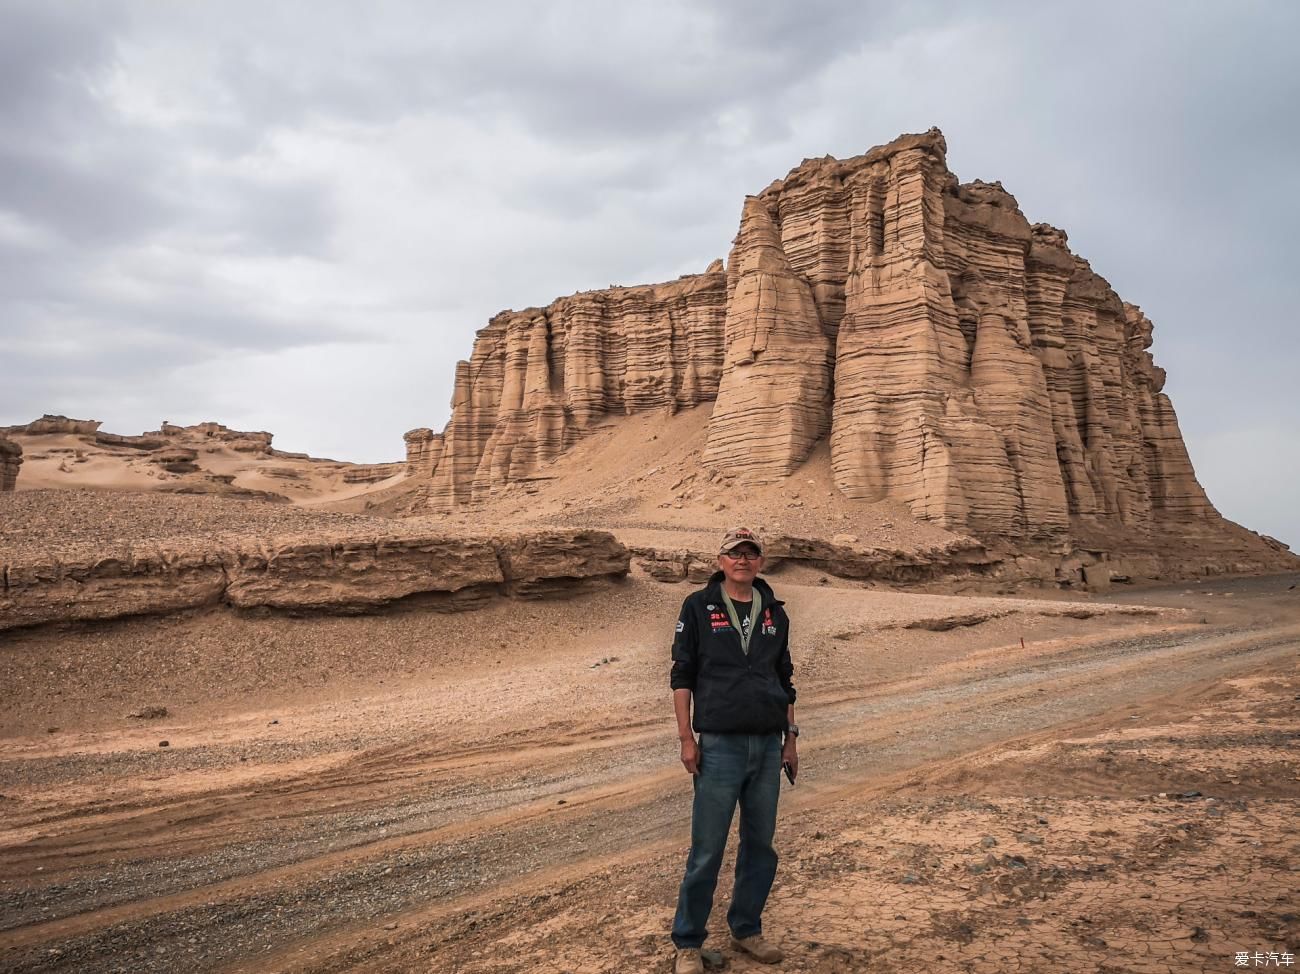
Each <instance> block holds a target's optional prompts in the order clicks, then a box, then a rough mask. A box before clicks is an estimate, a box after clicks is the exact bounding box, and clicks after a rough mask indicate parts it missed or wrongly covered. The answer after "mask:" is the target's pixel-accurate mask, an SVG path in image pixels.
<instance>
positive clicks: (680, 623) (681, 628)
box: [677, 619, 686, 632]
mask: <svg viewBox="0 0 1300 974" xmlns="http://www.w3.org/2000/svg"><path fill="white" fill-rule="evenodd" d="M677 631H678V632H685V631H686V623H684V622H683V621H682V620H681V619H678V620H677Z"/></svg>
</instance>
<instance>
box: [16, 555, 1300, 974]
mask: <svg viewBox="0 0 1300 974" xmlns="http://www.w3.org/2000/svg"><path fill="white" fill-rule="evenodd" d="M1295 582H1296V577H1294V576H1292V577H1288V578H1283V577H1271V578H1258V579H1241V580H1225V581H1219V582H1214V583H1208V582H1207V583H1203V584H1195V585H1189V586H1180V587H1175V588H1171V589H1167V590H1156V591H1148V592H1137V593H1130V594H1128V595H1125V596H1115V597H1114V598H1113V600H1112V603H1109V604H1107V603H1102V602H1100V601H1093V602H1091V603H1089V604H1088V606H1087V608H1088V609H1089V610H1092V613H1091V614H1090V613H1085V612H1081V611H1077V610H1078V609H1079V606H1078V605H1077V604H1075V603H1065V602H1059V601H1035V600H1028V599H1025V600H1017V599H1005V598H999V599H991V598H956V597H940V596H926V595H903V594H898V593H890V592H882V591H868V590H865V589H863V588H862V587H860V586H852V585H844V586H841V585H831V586H824V585H818V584H817V579H816V577H815V576H809V577H801V576H800V575H799V574H798V573H795V572H790V573H785V572H783V573H781V574H780V575H778V576H776V577H774V578H773V584H774V586H776V588H777V591H778V593H779V594H780V595H781V596H782V597H784V598H786V599H787V601H788V605H789V608H790V611H791V614H792V617H793V619H794V625H795V636H796V642H795V646H794V652H795V662H796V667H797V668H796V683H797V685H798V686H799V689H800V701H799V713H800V723H801V725H802V726H803V728H804V737H803V739H802V741H801V760H802V764H803V769H802V772H801V775H800V779H799V783H798V785H797V786H795V787H793V788H789V787H786V786H784V785H783V793H782V809H781V818H780V824H779V829H778V839H777V843H778V849H779V850H780V851H781V853H782V864H781V867H780V872H779V875H778V881H777V885H776V887H775V888H774V890H773V893H772V898H771V900H770V903H769V908H768V912H767V914H766V932H767V934H768V935H769V936H770V937H771V938H772V939H774V940H776V941H778V942H779V943H781V944H782V945H783V946H784V947H785V949H786V951H787V958H786V961H785V962H784V964H782V965H781V968H780V969H781V970H784V971H789V972H803V974H814V972H815V974H831V972H852V971H877V970H878V971H885V970H936V971H949V970H951V971H979V972H984V971H988V972H995V971H1028V972H1038V971H1072V972H1075V971H1077V972H1119V971H1125V972H1127V971H1137V972H1147V971H1152V972H1162V974H1163V972H1171V974H1172V972H1182V971H1226V970H1232V969H1234V968H1235V967H1236V964H1235V958H1236V955H1237V952H1239V951H1246V952H1248V954H1250V955H1254V954H1255V953H1256V952H1258V953H1259V956H1261V957H1263V958H1265V964H1267V963H1268V961H1267V958H1268V956H1269V952H1270V951H1271V952H1274V954H1275V955H1276V957H1277V961H1275V962H1274V963H1273V965H1272V966H1279V964H1280V962H1281V958H1282V957H1283V956H1284V955H1285V954H1286V953H1288V952H1289V953H1290V954H1292V955H1294V954H1295V952H1296V948H1297V947H1298V946H1300V923H1298V921H1297V916H1296V914H1297V911H1298V910H1300V907H1298V905H1297V897H1296V894H1295V889H1296V881H1297V878H1298V877H1300V855H1298V853H1300V836H1297V831H1296V825H1295V822H1296V820H1297V818H1296V811H1297V798H1300V761H1298V760H1297V757H1296V746H1295V745H1296V738H1297V734H1300V668H1298V664H1300V653H1298V649H1300V595H1298V592H1300V590H1294V589H1290V590H1289V589H1288V586H1289V585H1292V584H1294V583H1295ZM687 591H688V588H687V587H686V586H665V585H660V584H658V583H655V582H652V581H649V580H647V579H645V578H641V577H633V578H631V579H629V580H628V581H627V582H626V583H623V584H621V585H618V586H612V587H611V588H609V589H608V590H606V591H605V592H600V593H595V594H591V595H586V596H582V597H580V598H578V599H575V600H574V601H571V602H566V603H545V604H524V603H513V602H505V601H503V602H499V603H496V604H494V605H491V606H489V607H486V608H482V609H478V610H475V611H473V612H468V613H462V614H460V615H456V616H440V615H434V614H418V613H416V614H411V613H406V614H391V615H380V616H372V617H363V618H347V619H319V618H318V619H311V618H307V619H287V618H276V617H269V618H268V617H263V618H245V617H240V616H235V615H231V614H228V613H222V612H211V613H207V614H196V615H187V616H180V617H174V618H168V619H155V620H127V621H123V622H120V623H113V624H109V625H101V626H96V627H87V628H73V629H68V630H64V631H54V630H48V631H33V632H26V633H14V634H9V635H8V636H7V637H6V640H5V644H4V645H3V646H2V647H0V679H3V680H4V682H5V685H7V686H10V687H20V688H21V691H20V693H19V694H18V695H16V699H15V700H14V701H13V702H12V704H11V705H10V706H8V707H7V710H6V712H5V713H4V714H3V715H0V735H2V736H0V793H3V798H0V971H6V972H8V971H76V972H108V971H132V972H148V971H159V972H162V971H186V972H201V971H248V972H253V971H322V972H334V971H340V972H341V971H394V972H396V971H434V972H447V974H522V972H540V974H564V972H571V974H578V972H615V971H618V972H624V971H631V972H642V971H644V972H666V971H668V970H670V969H671V945H670V944H669V941H668V938H667V929H668V926H669V923H670V921H671V916H672V912H673V906H674V903H675V896H676V886H677V883H678V881H679V879H680V871H681V868H682V865H683V863H684V858H685V851H686V842H687V834H688V818H689V796H690V782H689V778H688V777H687V776H686V774H685V773H684V772H683V771H682V770H681V767H680V765H679V763H678V762H677V755H676V740H675V734H674V728H673V724H672V720H671V716H670V707H669V695H668V691H667V689H666V678H667V676H666V674H667V665H666V663H667V640H666V638H664V637H663V636H662V633H668V632H670V631H671V627H672V620H673V618H674V616H675V612H676V608H677V605H678V604H679V603H680V600H681V598H682V597H683V596H684V595H685V594H686V592H687ZM1121 603H1122V604H1121ZM1080 616H1087V617H1086V618H1080ZM943 618H951V619H953V620H958V621H959V622H965V623H968V624H958V623H954V626H955V627H954V628H952V629H949V630H946V631H943V630H939V631H931V630H930V629H929V628H928V627H925V628H912V629H909V628H908V624H909V622H915V621H918V620H924V621H927V622H929V621H933V620H936V619H943ZM972 619H979V620H983V621H978V622H971V620H972ZM1021 640H1023V647H1022V643H1021ZM258 646H263V647H273V650H271V651H270V652H267V651H263V652H261V653H260V654H259V653H257V650H256V647H258ZM223 653H224V654H225V655H223ZM250 654H253V655H257V656H259V659H258V662H257V665H256V666H252V665H251V664H250V663H249V660H248V657H249V656H250ZM68 659H76V660H80V661H82V662H81V665H80V666H79V667H77V668H76V672H77V673H88V674H90V675H89V676H86V677H83V678H80V679H78V678H77V677H76V673H72V672H69V670H68V669H67V668H66V666H65V665H60V661H66V660H68ZM178 660H180V661H182V665H177V661H178ZM144 704H150V705H164V706H166V707H167V708H168V711H169V713H168V715H167V716H166V717H163V718H161V719H159V720H155V721H148V722H145V721H141V720H139V719H129V718H127V717H126V716H125V715H126V714H127V713H128V712H131V711H135V712H139V710H140V708H141V706H142V705H144ZM161 740H167V742H168V747H166V748H161V747H159V746H158V745H159V743H160V741H161ZM731 865H732V862H731V859H730V858H729V859H728V861H727V862H726V863H724V867H723V869H724V880H723V882H722V884H721V885H720V889H719V897H718V901H717V903H716V904H715V913H714V921H713V931H714V937H713V939H712V940H711V941H710V945H711V946H715V947H723V948H724V950H723V953H724V957H725V959H726V962H727V966H728V968H729V969H730V970H734V971H760V970H770V969H771V968H766V967H763V966H762V965H758V964H755V963H753V962H751V961H748V960H746V959H745V958H743V957H739V956H735V955H733V954H731V953H730V952H729V951H727V950H726V949H725V936H723V935H724V934H725V930H724V929H723V926H722V923H723V921H722V917H723V915H724V914H725V911H726V907H727V903H728V895H727V894H728V890H729V883H728V882H727V881H726V878H725V877H726V876H727V875H728V874H729V871H730V869H731ZM1250 963H1252V961H1248V964H1250ZM1260 966H1263V965H1260Z"/></svg>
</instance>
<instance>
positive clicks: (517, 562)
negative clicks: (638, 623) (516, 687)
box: [0, 530, 630, 630]
mask: <svg viewBox="0 0 1300 974" xmlns="http://www.w3.org/2000/svg"><path fill="white" fill-rule="evenodd" d="M629 557H630V556H629V554H628V552H627V549H625V548H624V547H623V546H622V545H621V544H619V543H618V542H617V541H615V540H614V538H613V536H612V535H609V534H607V533H605V532H602V531H562V530H557V531H547V532H535V533H522V534H512V535H507V536H503V537H499V538H458V537H443V536H439V535H433V534H422V533H419V532H416V531H405V532H401V533H398V534H396V535H395V534H394V532H391V531H390V532H388V533H384V534H380V535H374V534H369V535H368V534H364V533H352V534H338V535H337V536H335V537H332V538H327V539H322V538H318V537H312V538H308V537H300V538H295V537H293V536H280V537H275V538H267V539H261V540H258V539H249V540H248V541H246V542H243V543H240V544H234V545H229V546H226V545H221V544H213V545H207V546H204V545H197V546H196V545H195V544H194V543H192V542H186V543H177V544H173V545H168V544H147V543H141V544H126V545H118V546H114V547H111V548H105V549H103V550H98V551H84V552H82V553H80V554H76V555H71V554H67V555H63V556H58V555H51V556H48V557H46V558H43V559H39V560H17V561H13V562H10V563H7V564H0V630H5V629H14V628H18V627H22V626H32V625H41V624H45V623H51V622H69V621H84V620H102V619H114V618H119V617H122V616H129V615H140V614H161V613H168V612H176V611H179V610H182V609H190V608H195V607H198V606H204V605H215V604H218V603H224V604H227V605H230V606H232V607H234V608H237V609H272V610H281V611H295V612H301V611H313V612H362V611H368V610H373V609H375V608H378V607H381V606H385V605H388V604H390V603H395V602H401V601H403V600H409V599H412V598H422V599H424V600H425V602H424V603H422V604H428V605H432V606H435V607H436V606H443V607H446V608H463V607H467V606H471V605H474V604H477V603H480V602H482V600H483V599H484V598H487V597H489V596H491V595H493V594H498V595H502V594H503V595H509V596H512V597H515V598H537V597H540V596H554V595H557V594H563V593H567V592H573V591H579V590H581V589H582V587H583V586H584V584H586V583H588V582H592V581H599V580H605V579H617V578H621V577H622V576H624V575H626V574H627V571H628V564H629Z"/></svg>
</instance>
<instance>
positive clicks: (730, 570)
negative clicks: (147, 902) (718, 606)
mask: <svg viewBox="0 0 1300 974" xmlns="http://www.w3.org/2000/svg"><path fill="white" fill-rule="evenodd" d="M718 567H719V568H721V569H722V574H723V575H725V576H726V577H727V580H728V581H730V582H737V583H739V584H742V585H750V584H752V583H753V581H754V576H756V575H757V574H758V573H759V572H761V571H762V570H763V556H762V555H760V554H759V553H758V549H757V548H755V547H754V546H753V545H752V544H749V543H748V542H746V543H743V544H738V545H736V547H734V548H732V549H731V550H730V551H728V552H726V553H725V554H721V555H718Z"/></svg>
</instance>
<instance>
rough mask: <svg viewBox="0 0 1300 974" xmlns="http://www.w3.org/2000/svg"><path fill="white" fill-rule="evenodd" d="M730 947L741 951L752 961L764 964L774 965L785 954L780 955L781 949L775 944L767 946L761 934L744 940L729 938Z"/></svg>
mask: <svg viewBox="0 0 1300 974" xmlns="http://www.w3.org/2000/svg"><path fill="white" fill-rule="evenodd" d="M731 946H732V948H733V949H734V950H739V951H742V952H744V953H746V954H748V955H749V956H750V957H752V958H754V960H756V961H759V962H761V963H764V964H775V963H776V962H777V961H779V960H780V959H781V958H782V957H784V956H785V954H783V953H781V948H780V947H778V946H776V944H769V943H768V942H767V941H766V940H764V939H763V935H762V934H761V933H756V934H754V936H752V937H746V938H745V939H744V940H737V939H736V938H735V937H732V938H731Z"/></svg>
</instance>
